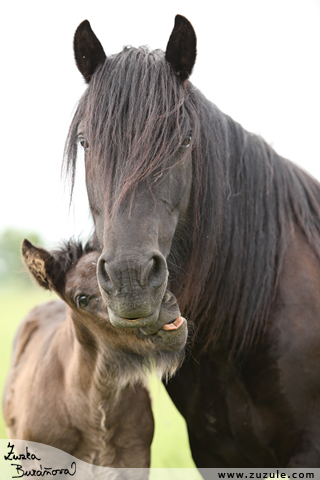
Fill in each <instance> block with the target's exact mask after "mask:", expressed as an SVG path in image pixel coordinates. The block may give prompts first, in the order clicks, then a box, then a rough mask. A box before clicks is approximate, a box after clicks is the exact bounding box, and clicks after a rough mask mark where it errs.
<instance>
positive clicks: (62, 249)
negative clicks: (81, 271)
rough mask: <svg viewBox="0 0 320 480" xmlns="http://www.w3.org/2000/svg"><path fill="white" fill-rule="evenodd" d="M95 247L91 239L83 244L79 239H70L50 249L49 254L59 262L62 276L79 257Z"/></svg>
mask: <svg viewBox="0 0 320 480" xmlns="http://www.w3.org/2000/svg"><path fill="white" fill-rule="evenodd" d="M96 249H97V248H96V246H95V244H94V242H93V241H92V240H91V239H90V240H89V241H88V242H86V243H85V244H83V243H82V242H81V241H77V240H75V239H71V240H66V241H64V242H62V243H61V244H60V245H59V247H58V248H56V249H55V250H52V251H51V252H50V254H51V255H52V257H53V258H54V259H55V260H56V261H57V263H58V264H59V268H60V272H61V274H63V276H64V274H66V273H67V272H68V271H69V270H70V268H71V267H72V266H73V265H75V264H76V263H77V262H78V261H79V260H80V258H81V257H83V256H84V255H87V254H88V253H90V252H93V251H95V250H96Z"/></svg>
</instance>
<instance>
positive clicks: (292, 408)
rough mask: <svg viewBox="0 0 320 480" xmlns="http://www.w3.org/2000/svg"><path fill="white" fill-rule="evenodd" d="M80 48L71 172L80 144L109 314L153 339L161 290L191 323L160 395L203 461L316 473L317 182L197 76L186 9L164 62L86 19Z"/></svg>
mask: <svg viewBox="0 0 320 480" xmlns="http://www.w3.org/2000/svg"><path fill="white" fill-rule="evenodd" d="M74 48H75V58H76V61H77V65H78V68H79V70H80V71H81V73H82V74H83V76H84V78H85V79H86V81H87V83H88V84H89V86H88V89H87V91H86V93H85V94H84V96H83V98H82V99H81V101H80V104H79V107H78V109H77V112H76V114H75V117H74V120H73V123H72V125H71V128H70V133H69V139H68V146H67V155H68V165H69V168H70V169H72V168H74V167H75V162H76V151H77V141H78V140H79V139H80V143H81V145H82V146H83V147H84V148H85V152H86V182H87V190H88V195H89V201H90V206H91V211H92V214H93V218H94V221H95V227H96V235H97V239H98V241H99V243H100V246H101V249H102V254H101V256H100V258H99V261H98V281H99V285H100V289H101V292H102V296H103V299H104V301H105V304H106V305H107V306H108V311H109V315H110V321H111V322H112V324H113V325H115V326H121V327H128V328H129V327H131V326H132V321H133V320H134V322H135V323H134V324H135V326H136V327H140V326H141V327H144V331H145V333H148V329H149V331H150V333H154V330H152V329H153V328H154V325H156V323H157V318H158V317H157V316H158V315H159V309H160V312H161V298H162V295H163V292H164V291H165V289H166V288H170V290H171V291H172V292H173V293H174V295H175V296H176V297H177V299H178V302H179V306H180V309H181V311H182V312H183V314H185V315H186V316H187V318H188V320H189V322H190V323H192V322H193V323H194V324H195V328H196V335H195V337H194V341H193V343H192V347H190V348H192V349H191V351H190V353H189V355H188V356H187V359H186V360H185V362H184V364H183V366H182V368H181V369H180V370H179V372H178V373H177V375H176V377H175V378H173V379H171V380H170V382H169V383H168V385H167V388H168V391H169V393H170V395H171V397H172V399H173V401H174V402H175V404H176V405H177V407H178V408H179V410H180V411H181V412H182V414H183V416H184V417H185V419H186V421H187V426H188V431H189V438H190V445H191V450H192V454H193V457H194V460H195V463H196V464H197V466H198V467H224V466H226V467H244V466H256V467H266V466H273V467H276V466H296V467H320V425H319V422H320V421H319V418H320V417H319V413H320V412H319V409H320V362H319V356H318V350H319V351H320V308H319V307H320V261H319V258H320V243H319V240H320V186H319V184H318V182H316V181H315V180H314V179H312V178H311V177H310V176H308V174H306V173H305V172H303V171H302V170H300V169H299V168H298V167H296V166H295V165H293V164H292V163H290V162H289V161H287V160H285V159H283V158H281V157H279V156H278V155H277V154H276V153H275V152H274V150H273V149H272V148H271V147H270V146H269V145H267V144H266V143H265V142H264V141H263V140H262V139H261V138H259V137H257V136H255V135H253V134H249V133H248V132H246V131H245V130H244V129H243V128H242V127H241V126H240V125H238V124H237V123H236V122H234V121H233V120H232V119H230V118H229V117H228V116H226V115H224V114H223V113H221V112H220V111H219V110H218V108H216V107H215V106H214V105H212V104H211V103H210V102H209V101H208V100H206V99H205V98H204V97H203V96H202V95H201V93H200V92H198V91H197V90H196V89H195V88H194V87H193V86H192V85H191V84H190V82H189V81H188V77H189V75H190V74H191V71H192V68H193V64H194V61H195V56H196V39H195V35H194V32H193V29H192V26H191V25H190V23H189V22H188V21H187V20H186V19H184V18H183V17H180V16H178V17H177V18H176V24H175V27H174V30H173V32H172V34H171V37H170V39H169V42H168V46H167V50H166V53H165V55H164V54H163V52H159V51H155V52H150V51H148V50H146V49H134V48H130V49H124V51H123V52H121V53H120V54H118V55H115V56H111V57H106V56H105V54H104V51H103V48H102V46H101V44H100V42H99V41H98V39H97V38H96V37H95V35H94V33H93V32H92V30H91V28H90V25H89V23H88V22H83V23H82V24H81V25H80V26H79V28H78V30H77V32H76V34H75V43H74ZM72 171H73V173H74V170H72ZM146 326H147V327H146ZM178 330H179V329H178Z"/></svg>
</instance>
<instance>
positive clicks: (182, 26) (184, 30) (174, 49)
mask: <svg viewBox="0 0 320 480" xmlns="http://www.w3.org/2000/svg"><path fill="white" fill-rule="evenodd" d="M196 55H197V38H196V34H195V33H194V29H193V26H192V25H191V23H190V22H189V20H187V19H186V18H185V17H183V16H182V15H177V16H176V18H175V23H174V27H173V30H172V33H171V35H170V38H169V41H168V45H167V50H166V60H167V61H168V62H169V63H170V65H171V66H172V68H173V70H174V71H175V73H176V75H177V76H178V77H179V78H180V80H181V81H182V82H184V81H185V80H187V78H188V77H189V76H190V75H191V72H192V69H193V66H194V63H195V61H196Z"/></svg>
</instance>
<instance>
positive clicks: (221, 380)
mask: <svg viewBox="0 0 320 480" xmlns="http://www.w3.org/2000/svg"><path fill="white" fill-rule="evenodd" d="M184 390H185V391H184ZM168 391H169V394H170V395H171V397H172V399H173V401H174V402H175V404H176V405H177V407H178V409H179V410H180V411H181V413H182V414H183V415H184V417H185V419H186V422H187V425H188V430H189V437H190V445H191V449H192V453H193V457H194V459H195V460H196V459H197V458H198V461H197V460H196V463H197V464H200V465H202V466H207V467H212V466H217V467H219V466H220V467H223V466H228V467H232V466H234V467H241V466H243V467H244V466H257V465H259V464H264V465H265V466H268V465H272V466H275V465H276V464H277V462H276V460H275V458H274V456H273V453H272V449H270V448H268V444H269V441H270V439H271V438H272V435H273V434H274V422H273V418H270V415H269V411H268V408H266V409H265V408H263V407H262V406H260V407H257V405H256V403H255V398H253V396H254V395H255V391H253V392H251V391H250V389H248V388H246V386H245V384H244V383H243V381H242V380H240V378H239V376H238V375H237V374H236V372H235V371H234V370H233V369H232V368H227V367H226V364H225V363H223V362H220V361H214V360H213V361H210V363H209V362H208V364H206V363H205V362H201V368H200V364H198V363H197V362H193V364H190V363H189V362H187V363H186V364H185V365H184V366H183V367H182V369H181V370H180V371H179V374H178V376H177V378H176V379H173V381H172V382H171V383H170V384H169V386H168ZM271 417H272V415H271ZM214 464H215V465H214Z"/></svg>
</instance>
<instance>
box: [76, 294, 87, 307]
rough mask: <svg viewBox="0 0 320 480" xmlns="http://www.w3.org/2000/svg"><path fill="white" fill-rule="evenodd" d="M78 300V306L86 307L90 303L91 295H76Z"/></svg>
mask: <svg viewBox="0 0 320 480" xmlns="http://www.w3.org/2000/svg"><path fill="white" fill-rule="evenodd" d="M76 301H77V307H78V308H86V307H87V306H88V305H89V302H90V296H89V295H78V296H77V297H76Z"/></svg>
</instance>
